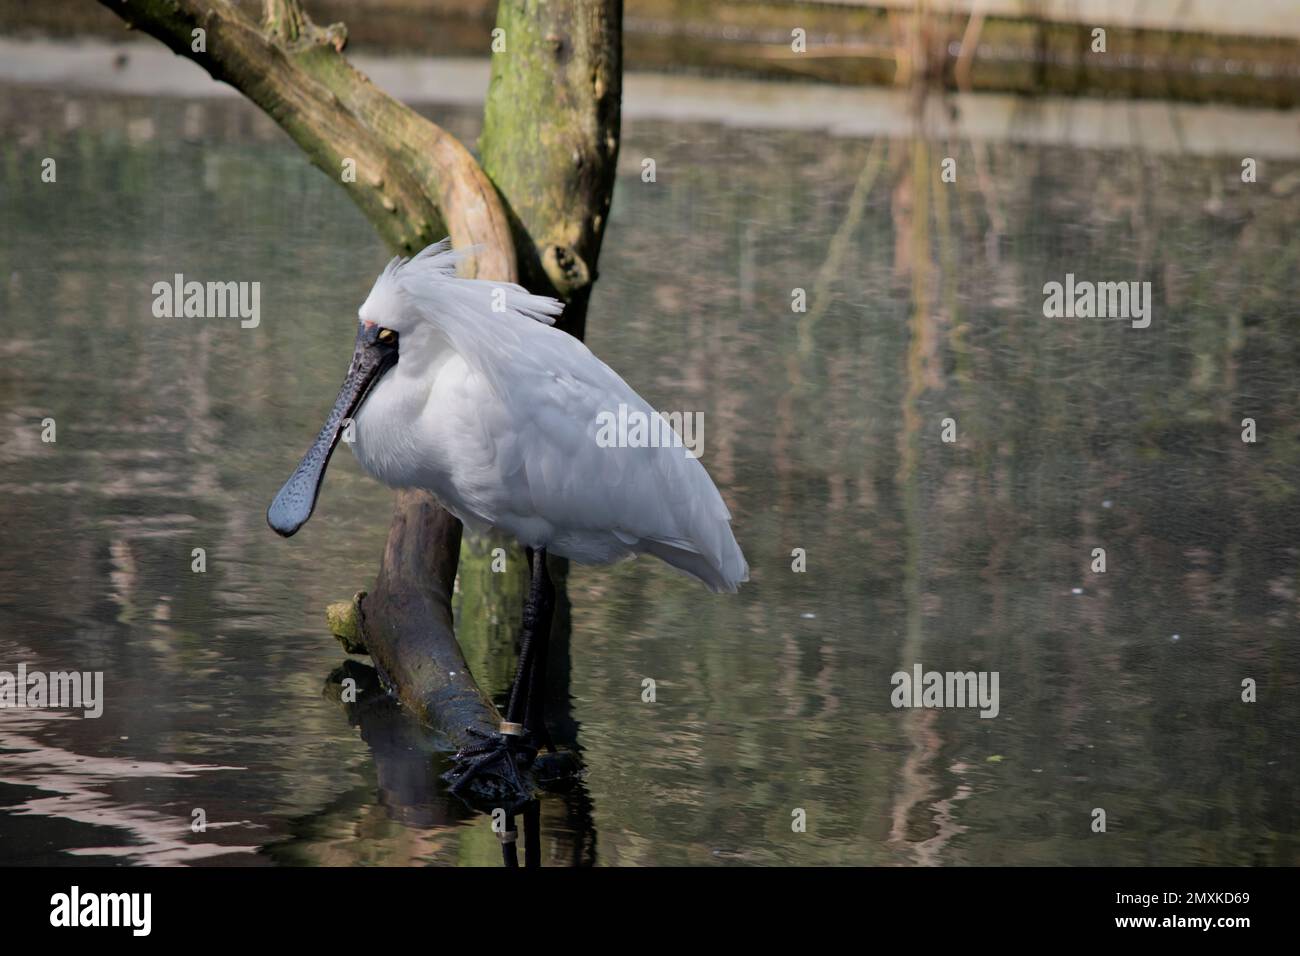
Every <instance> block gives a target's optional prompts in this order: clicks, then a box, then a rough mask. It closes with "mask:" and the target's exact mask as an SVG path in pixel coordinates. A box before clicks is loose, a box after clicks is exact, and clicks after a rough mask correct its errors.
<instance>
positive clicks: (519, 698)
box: [446, 548, 555, 798]
mask: <svg viewBox="0 0 1300 956" xmlns="http://www.w3.org/2000/svg"><path fill="white" fill-rule="evenodd" d="M529 558H530V564H531V574H530V577H531V584H530V587H529V592H528V601H527V603H525V605H524V633H523V639H522V641H521V643H520V648H519V664H518V667H517V669H516V670H515V680H514V685H513V686H512V687H511V689H510V703H509V704H508V705H507V707H506V719H505V721H504V722H502V724H501V729H500V731H499V732H498V733H495V734H489V735H484V734H481V733H475V736H480V737H483V738H484V741H483V743H481V744H475V745H473V746H470V747H465V748H462V749H461V750H459V751H458V752H457V753H456V756H455V758H454V759H455V761H456V766H455V767H454V768H453V769H452V770H451V771H449V772H448V774H447V775H446V777H447V779H448V780H450V781H451V791H452V792H453V793H458V792H460V790H461V789H463V788H464V787H465V786H466V785H467V784H469V783H470V781H472V780H474V779H475V778H476V777H479V776H481V775H482V774H483V773H484V772H485V771H487V770H488V769H489V768H493V767H497V766H498V765H499V766H500V770H499V772H498V773H497V776H499V777H500V778H501V779H502V780H503V781H504V782H505V783H506V784H508V785H509V786H510V787H512V788H513V789H514V791H515V795H516V796H517V797H520V798H524V797H527V796H531V792H530V789H529V787H528V785H527V784H526V782H525V780H524V774H523V771H525V770H527V769H528V767H529V766H530V765H531V764H532V762H533V758H535V757H536V756H537V750H538V747H539V746H543V745H544V746H546V747H547V749H554V748H553V747H552V746H551V742H550V735H549V734H548V733H547V731H546V719H545V714H546V657H547V654H548V650H549V648H548V644H549V638H550V630H551V612H552V610H553V609H554V606H555V585H554V584H553V583H552V582H551V576H550V574H549V573H547V570H546V550H545V549H544V548H539V549H537V550H536V551H535V552H533V553H532V554H530V555H529Z"/></svg>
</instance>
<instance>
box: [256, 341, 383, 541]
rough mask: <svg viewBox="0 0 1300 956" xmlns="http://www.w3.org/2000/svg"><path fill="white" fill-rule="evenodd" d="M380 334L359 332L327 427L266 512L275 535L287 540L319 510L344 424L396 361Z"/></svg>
mask: <svg viewBox="0 0 1300 956" xmlns="http://www.w3.org/2000/svg"><path fill="white" fill-rule="evenodd" d="M378 332H379V329H377V328H376V327H374V326H370V327H369V328H367V327H366V326H364V325H363V326H362V327H361V328H360V329H359V330H358V331H357V345H356V350H355V351H354V352H353V353H352V364H351V365H350V366H349V367H348V374H347V378H345V379H344V380H343V386H342V387H341V388H340V389H339V395H338V398H336V399H334V407H333V408H332V409H330V415H329V418H328V419H327V420H326V422H325V427H324V428H322V429H321V430H320V434H319V435H317V436H316V440H315V441H314V442H312V446H311V447H310V448H308V449H307V454H305V455H303V456H302V461H301V462H299V463H298V467H297V468H296V469H294V472H293V474H292V475H290V476H289V480H288V481H286V482H285V483H284V485H283V487H281V488H280V492H279V494H277V495H276V496H275V500H274V501H272V502H271V507H270V508H268V509H266V523H267V524H269V525H270V526H271V530H273V531H274V532H275V533H276V534H279V535H283V536H284V537H286V538H287V537H289V536H290V535H291V534H293V533H294V532H295V531H297V530H298V529H299V528H301V527H302V526H303V525H304V524H306V523H307V519H308V518H310V517H311V513H312V511H313V510H314V509H315V508H316V497H317V496H318V495H319V494H320V486H321V482H322V481H323V480H324V478H325V466H326V465H328V464H329V461H330V455H332V454H334V447H335V446H336V445H338V443H339V437H340V436H341V435H342V434H343V425H344V423H345V422H346V421H347V420H348V419H349V418H351V417H352V415H353V413H354V412H355V411H356V410H357V409H358V408H360V407H361V403H362V401H364V400H365V397H366V393H367V392H368V391H369V390H370V386H372V385H373V384H374V383H375V381H376V380H377V379H378V378H379V377H380V376H381V375H383V374H384V372H386V371H388V369H389V368H391V367H392V366H393V364H394V363H395V362H396V361H397V346H395V345H386V344H385V343H383V342H380V341H379V340H378V339H377V338H376V335H377V333H378Z"/></svg>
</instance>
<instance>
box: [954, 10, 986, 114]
mask: <svg viewBox="0 0 1300 956" xmlns="http://www.w3.org/2000/svg"><path fill="white" fill-rule="evenodd" d="M983 29H984V10H983V8H982V3H981V2H980V0H976V2H975V8H974V9H973V10H971V14H970V19H968V20H967V21H966V30H965V32H964V33H962V35H961V52H960V53H959V54H958V55H957V64H956V66H955V67H953V79H955V80H956V81H957V89H959V90H962V91H963V92H965V91H967V90H969V89H970V71H971V66H972V65H973V64H974V63H975V49H976V47H978V46H979V42H980V32H981V31H982V30H983Z"/></svg>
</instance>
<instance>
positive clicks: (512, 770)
mask: <svg viewBox="0 0 1300 956" xmlns="http://www.w3.org/2000/svg"><path fill="white" fill-rule="evenodd" d="M466 730H468V731H469V733H471V734H472V735H473V736H475V737H478V738H479V739H481V740H482V743H478V744H474V745H472V746H469V747H462V748H461V749H460V750H458V751H456V753H455V754H453V755H452V758H451V761H452V765H451V769H450V770H448V771H447V772H446V773H445V774H443V779H444V780H446V781H447V782H448V783H450V784H451V787H450V790H451V792H452V793H455V794H459V795H462V796H463V795H465V791H466V790H470V791H472V792H473V793H474V795H475V796H478V797H483V798H486V799H489V800H493V801H504V802H505V803H506V806H507V808H508V809H512V810H513V809H517V808H519V807H521V806H523V804H525V803H527V802H528V801H529V800H532V799H534V798H535V797H536V794H535V793H534V790H533V782H532V775H531V773H530V772H529V771H530V768H531V767H532V764H533V760H534V759H536V757H537V748H536V747H534V746H532V745H531V744H530V743H529V742H528V738H527V737H526V736H525V735H524V732H523V727H521V726H520V725H519V724H511V723H502V725H501V729H500V730H499V731H497V732H495V733H485V732H483V731H481V730H478V729H476V728H473V727H467V728H466Z"/></svg>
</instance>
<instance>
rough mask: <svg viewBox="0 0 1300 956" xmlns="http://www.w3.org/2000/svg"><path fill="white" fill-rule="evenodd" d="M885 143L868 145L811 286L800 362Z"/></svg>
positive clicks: (801, 326) (802, 328) (878, 141)
mask: <svg viewBox="0 0 1300 956" xmlns="http://www.w3.org/2000/svg"><path fill="white" fill-rule="evenodd" d="M884 142H885V141H884V139H883V138H877V139H876V140H875V141H874V142H873V143H872V144H871V151H870V152H869V153H867V159H866V162H864V163H863V164H862V172H861V173H860V174H859V175H858V181H857V182H856V183H855V184H854V186H853V193H852V194H851V195H850V196H849V203H848V208H847V209H846V210H845V213H844V218H843V219H842V220H841V221H840V225H839V228H837V229H836V230H835V235H834V236H832V237H831V242H830V246H829V247H828V249H827V252H826V261H825V262H823V263H822V267H821V269H819V270H818V272H817V279H816V281H815V282H814V284H813V294H812V308H810V309H809V310H808V311H807V312H805V313H804V315H803V317H802V318H801V319H800V320H799V355H800V357H801V358H807V357H808V355H809V354H811V352H812V348H813V338H812V333H813V326H814V325H816V324H817V322H818V320H819V319H821V317H822V315H823V314H824V313H825V312H826V309H827V307H828V305H829V304H830V292H831V286H832V285H833V284H834V282H835V277H836V276H837V275H839V274H840V272H841V271H842V266H843V265H844V257H845V255H846V254H847V252H848V248H849V240H850V239H851V238H852V236H853V234H854V233H855V232H857V229H858V224H859V223H861V222H862V215H863V212H864V210H865V209H866V205H867V197H868V196H869V195H870V194H871V187H872V186H873V185H875V182H876V176H877V174H879V172H880V164H881V161H882V159H883V157H884Z"/></svg>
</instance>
